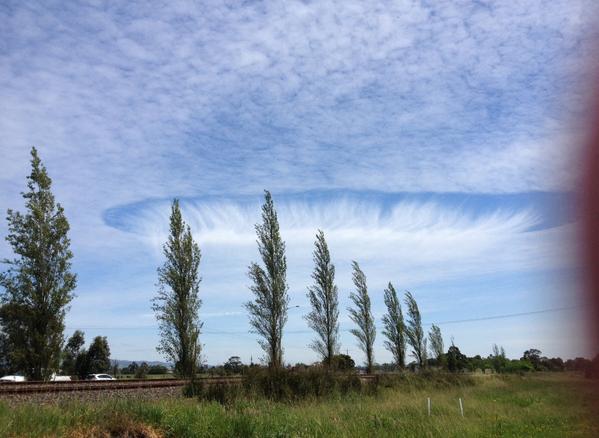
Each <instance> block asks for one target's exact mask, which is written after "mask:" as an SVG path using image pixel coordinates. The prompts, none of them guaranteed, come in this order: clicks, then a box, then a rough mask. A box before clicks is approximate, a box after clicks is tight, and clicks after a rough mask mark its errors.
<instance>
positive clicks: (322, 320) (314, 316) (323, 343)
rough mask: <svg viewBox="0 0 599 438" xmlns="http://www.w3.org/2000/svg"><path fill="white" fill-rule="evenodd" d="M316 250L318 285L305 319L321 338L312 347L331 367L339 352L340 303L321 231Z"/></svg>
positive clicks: (311, 292) (313, 288)
mask: <svg viewBox="0 0 599 438" xmlns="http://www.w3.org/2000/svg"><path fill="white" fill-rule="evenodd" d="M314 246H315V248H314V253H313V256H312V258H313V260H314V271H313V272H312V279H313V280H314V284H313V285H312V286H310V287H309V288H308V299H309V300H310V304H311V305H312V311H311V312H310V313H309V314H308V315H306V317H305V318H306V320H307V321H308V325H309V326H310V328H311V329H312V330H314V331H315V332H316V336H317V337H316V339H314V341H313V342H312V344H311V345H310V346H311V348H312V349H313V350H314V351H316V353H318V354H319V355H320V356H321V358H322V359H323V361H324V362H326V364H327V366H329V367H330V366H331V361H332V359H333V356H334V355H335V354H337V353H338V351H339V322H338V319H339V303H338V291H337V286H336V285H335V266H334V265H333V264H332V263H331V255H330V254H329V247H328V245H327V242H326V240H325V238H324V233H323V232H322V230H318V233H317V234H316V241H315V242H314Z"/></svg>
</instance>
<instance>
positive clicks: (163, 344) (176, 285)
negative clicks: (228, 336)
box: [152, 199, 202, 377]
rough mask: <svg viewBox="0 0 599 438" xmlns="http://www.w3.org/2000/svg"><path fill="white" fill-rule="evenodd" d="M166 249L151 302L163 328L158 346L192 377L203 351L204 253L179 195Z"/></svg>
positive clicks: (175, 203) (168, 357)
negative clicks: (201, 269)
mask: <svg viewBox="0 0 599 438" xmlns="http://www.w3.org/2000/svg"><path fill="white" fill-rule="evenodd" d="M163 252H164V256H165V258H166V261H165V262H164V264H163V265H162V267H160V268H159V269H158V285H159V290H158V294H157V296H156V297H155V298H154V300H153V306H152V309H153V310H154V313H155V314H156V318H157V319H158V323H159V329H160V344H159V346H158V347H157V350H158V351H159V352H160V353H162V354H164V356H165V357H166V358H167V359H168V360H170V361H172V362H173V363H174V364H175V372H176V373H177V374H179V375H180V376H184V377H190V376H193V375H195V373H196V371H197V368H198V365H199V363H200V353H201V345H200V341H199V336H200V329H201V328H202V323H200V322H199V319H198V312H199V309H200V306H201V304H202V301H201V300H200V298H199V287H200V281H201V278H200V276H199V266H200V257H201V253H200V248H199V246H198V244H197V243H196V242H195V241H194V240H193V236H192V234H191V229H190V228H189V226H188V225H186V224H185V222H184V221H183V217H182V215H181V209H180V207H179V201H178V200H177V199H175V200H174V201H173V204H172V207H171V217H170V234H169V237H168V241H167V242H166V243H165V244H164V247H163Z"/></svg>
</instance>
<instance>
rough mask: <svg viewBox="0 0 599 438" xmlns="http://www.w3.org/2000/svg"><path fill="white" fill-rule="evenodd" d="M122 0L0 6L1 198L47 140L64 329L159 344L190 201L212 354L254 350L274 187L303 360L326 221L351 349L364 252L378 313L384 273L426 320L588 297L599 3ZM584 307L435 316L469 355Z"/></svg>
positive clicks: (567, 328) (556, 328)
mask: <svg viewBox="0 0 599 438" xmlns="http://www.w3.org/2000/svg"><path fill="white" fill-rule="evenodd" d="M121 3H122V4H120V5H119V4H113V3H110V4H108V3H103V2H80V3H77V2H69V3H68V4H65V3H64V2H39V3H36V2H12V1H8V2H2V5H0V37H1V38H0V100H1V102H2V105H1V106H0V132H2V136H0V152H1V154H2V160H1V161H0V208H1V209H2V210H6V208H22V205H23V203H22V199H21V198H20V196H19V193H20V192H21V191H22V190H24V188H25V176H26V175H27V173H28V166H29V163H28V153H29V148H30V147H31V146H32V145H35V146H36V147H38V149H39V150H40V154H41V156H42V158H43V160H44V162H45V163H46V165H47V167H48V170H49V172H50V174H51V176H52V178H53V180H54V187H55V192H56V196H57V198H58V200H59V201H60V202H61V203H62V204H63V205H64V207H65V209H66V213H67V215H68V218H69V220H70V222H71V225H72V233H71V237H72V245H73V250H74V252H75V262H74V268H75V271H76V272H77V274H78V276H79V282H78V288H77V298H76V299H75V300H74V301H73V303H72V308H71V311H70V313H69V315H68V317H67V326H68V328H69V332H70V331H72V330H73V329H75V328H83V329H84V330H85V332H86V334H87V336H88V338H91V337H92V336H95V335H97V334H102V335H107V336H108V338H109V341H110V343H111V348H112V352H113V356H114V357H116V358H120V359H135V360H140V359H147V360H149V359H158V358H159V355H158V353H156V351H155V346H156V344H157V332H156V329H155V320H154V317H153V315H152V312H151V309H150V299H151V297H152V296H154V294H155V292H156V287H155V283H156V279H157V277H156V268H157V267H158V266H159V265H160V263H161V260H162V259H161V245H162V243H163V241H164V240H165V237H166V229H167V220H168V211H169V202H170V200H171V199H172V198H173V197H179V198H181V199H182V205H183V209H184V215H185V219H186V220H187V221H188V222H189V223H190V225H191V226H192V229H193V231H194V234H195V236H196V238H197V240H198V242H199V244H200V246H201V249H202V264H201V271H202V276H203V282H202V286H201V295H202V299H203V303H204V304H203V307H202V310H201V315H202V320H203V321H204V323H205V325H204V335H203V343H204V344H205V348H204V353H205V358H206V360H207V362H209V363H219V362H223V361H224V360H226V359H227V358H228V357H229V356H231V355H234V354H235V355H240V356H241V357H242V359H243V360H244V361H249V359H250V356H253V358H254V360H257V359H258V358H259V357H260V356H261V352H260V350H259V348H258V345H257V343H256V342H255V336H254V335H253V334H249V333H248V329H249V326H248V323H247V317H246V315H245V314H244V312H243V309H242V307H241V306H242V303H243V302H245V301H247V300H249V299H250V298H251V296H250V292H249V290H248V287H247V286H248V283H249V280H248V278H247V276H246V270H247V266H248V264H249V263H250V261H252V260H256V259H257V250H256V246H255V243H254V240H255V237H254V235H253V224H254V223H255V222H256V221H257V220H258V218H259V206H260V201H261V195H262V191H263V189H269V190H271V192H272V193H273V195H274V198H275V202H276V205H277V207H278V208H279V214H280V219H281V225H282V234H283V238H284V239H285V240H286V242H287V247H288V257H289V263H288V264H289V274H288V277H289V284H290V294H291V300H292V303H293V304H297V305H299V306H300V308H298V309H292V310H291V311H290V318H289V323H288V325H287V329H288V330H287V333H286V335H285V338H284V347H285V355H286V356H285V357H286V360H287V361H289V362H296V361H304V362H311V361H313V360H315V358H316V357H315V355H314V354H313V353H312V352H311V351H310V350H309V349H308V348H307V345H308V344H309V342H310V338H311V334H310V333H309V330H308V329H307V326H306V323H305V321H304V320H303V319H302V315H304V314H305V313H307V312H308V308H307V300H306V297H305V292H306V287H307V286H308V284H309V281H310V270H311V252H312V244H313V240H314V234H315V232H316V229H317V228H322V229H323V230H324V231H325V233H326V235H327V238H328V241H329V244H330V247H331V251H332V256H333V258H334V262H335V263H336V265H337V281H338V285H339V288H340V294H341V298H340V300H341V304H342V312H341V315H342V316H341V327H342V329H343V330H344V331H343V334H342V349H343V350H346V349H348V350H349V352H350V354H352V356H354V357H355V358H356V359H357V360H361V359H362V356H361V354H360V353H359V351H358V350H357V347H356V342H355V341H354V340H353V339H352V338H351V335H350V334H349V333H348V332H347V329H349V328H351V323H350V321H349V320H348V318H347V312H346V311H345V308H346V307H347V305H348V295H349V293H350V291H351V289H352V285H351V283H350V280H351V275H350V274H351V273H350V262H351V260H353V259H355V260H357V261H359V262H360V264H361V266H362V268H363V270H364V272H365V273H366V275H367V278H368V281H369V287H370V292H371V295H372V300H373V311H374V314H375V316H376V317H377V320H378V321H380V317H381V315H382V313H383V311H384V308H383V303H382V291H383V288H384V286H385V285H386V283H387V282H388V281H392V282H393V283H394V284H395V285H396V287H397V288H398V289H399V290H404V289H410V290H411V291H412V292H413V293H414V295H415V296H416V298H417V299H418V301H419V303H420V304H421V310H422V313H423V316H424V320H425V321H426V322H427V323H431V322H445V321H454V320H461V319H471V318H478V317H482V316H492V315H500V314H509V313H520V312H528V311H535V310H542V309H549V308H555V307H564V306H571V305H576V304H577V303H578V300H577V291H578V288H579V285H578V283H577V278H578V277H577V275H576V248H575V246H574V245H573V241H574V240H575V217H573V215H572V210H573V201H572V199H571V197H570V196H569V193H570V192H571V191H572V190H573V188H574V187H575V184H576V182H577V178H576V177H577V175H576V172H575V169H576V160H577V152H578V145H579V144H580V141H581V129H580V120H581V118H582V114H583V108H584V104H585V99H586V98H587V95H588V93H587V92H586V91H585V85H586V84H588V83H589V81H588V77H587V72H589V71H590V70H591V69H592V67H594V66H593V65H592V62H593V61H592V60H596V59H599V58H598V57H597V56H596V55H597V53H596V50H595V46H594V45H593V44H591V42H592V40H593V38H594V37H595V35H593V34H592V33H591V31H592V29H591V24H592V22H591V17H595V15H594V7H593V2H592V1H586V0H569V1H559V0H557V1H540V0H525V1H512V2H509V4H508V2H501V1H496V2H493V1H456V2H428V1H407V0H406V1H397V2H391V1H383V2H376V1H373V2H351V1H342V2H293V1H292V2H209V1H206V2H200V3H198V2H178V1H173V2H168V4H167V5H161V6H160V7H158V6H156V5H151V4H148V3H145V2H121ZM437 3H441V4H437ZM0 233H1V234H2V235H5V234H6V223H2V224H0ZM9 254H10V249H9V247H8V245H7V244H6V243H5V242H4V241H2V242H1V243H0V256H6V255H9ZM583 317H584V315H582V314H581V313H580V312H579V311H574V310H569V311H562V312H555V313H543V314H535V315H529V316H521V317H514V318H510V319H502V320H488V321H478V322H468V323H454V324H442V325H441V328H442V331H443V334H444V336H445V341H446V344H449V343H450V338H451V336H453V337H454V339H455V342H456V344H457V345H458V346H459V347H460V348H462V350H463V351H464V352H466V353H467V354H476V353H480V354H483V355H486V354H488V353H489V352H490V349H491V345H492V344H493V343H497V344H501V345H503V346H504V347H505V348H506V351H507V353H508V355H509V356H512V357H516V356H518V357H519V356H520V354H521V353H522V351H524V350H525V349H527V348H529V347H536V348H539V349H541V350H542V351H543V352H544V353H545V354H548V355H562V356H574V355H580V354H586V353H587V351H586V344H585V342H584V336H582V335H581V330H580V328H579V326H578V325H579V324H578V322H579V321H580V320H581V318H583ZM382 345H383V339H382V336H381V335H380V334H379V335H378V338H377V342H376V354H375V356H376V360H377V361H379V362H384V361H389V360H390V359H391V357H390V355H389V354H388V353H387V352H385V351H384V349H383V347H382Z"/></svg>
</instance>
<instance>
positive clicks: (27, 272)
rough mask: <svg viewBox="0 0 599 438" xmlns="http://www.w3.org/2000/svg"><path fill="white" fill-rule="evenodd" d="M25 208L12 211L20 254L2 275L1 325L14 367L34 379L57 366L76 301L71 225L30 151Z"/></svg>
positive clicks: (12, 234)
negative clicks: (71, 307) (66, 324)
mask: <svg viewBox="0 0 599 438" xmlns="http://www.w3.org/2000/svg"><path fill="white" fill-rule="evenodd" d="M27 179H28V182H27V187H28V191H27V192H25V193H23V198H24V199H25V207H26V212H25V213H20V212H15V211H13V210H10V209H9V210H8V213H7V221H8V236H7V237H6V240H7V241H8V243H9V245H10V246H11V248H12V250H13V253H14V254H15V256H16V257H15V258H13V259H10V260H8V259H7V260H3V263H5V264H7V265H8V266H9V268H8V270H7V271H5V272H4V273H2V274H0V286H1V287H2V288H3V289H4V291H3V292H2V294H1V296H0V303H1V305H2V306H1V309H0V325H1V326H2V331H3V332H4V333H5V335H6V336H7V337H8V339H9V343H10V346H11V348H10V351H9V360H10V363H11V364H12V367H13V368H15V369H18V370H21V371H23V372H24V374H25V375H26V376H27V377H28V378H29V379H32V380H41V379H47V378H48V377H50V375H51V374H52V373H53V372H54V371H56V370H58V368H59V365H60V359H61V352H62V351H61V350H62V344H63V331H64V318H65V314H66V311H67V309H68V305H69V303H70V302H71V300H72V299H73V296H74V295H73V290H74V289H75V285H76V276H75V274H73V273H72V272H71V259H72V257H73V254H72V252H71V250H70V240H69V238H68V231H69V223H68V221H67V219H66V217H65V215H64V210H63V208H62V206H61V205H60V204H57V203H56V202H55V200H54V195H53V194H52V191H51V186H52V180H51V179H50V177H49V176H48V173H47V172H46V168H45V167H44V165H43V164H42V162H41V160H40V158H39V156H38V154H37V150H36V149H35V148H32V149H31V174H30V175H29V176H28V177H27Z"/></svg>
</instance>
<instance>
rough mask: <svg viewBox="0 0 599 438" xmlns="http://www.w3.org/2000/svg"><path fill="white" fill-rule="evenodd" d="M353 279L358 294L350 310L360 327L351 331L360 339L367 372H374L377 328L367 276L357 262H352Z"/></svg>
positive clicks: (359, 342)
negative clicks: (371, 307) (371, 306)
mask: <svg viewBox="0 0 599 438" xmlns="http://www.w3.org/2000/svg"><path fill="white" fill-rule="evenodd" d="M352 268H353V274H352V278H353V281H354V285H355V286H356V292H352V293H351V294H350V295H349V298H350V299H351V300H352V302H353V303H354V307H353V308H351V307H350V308H348V309H347V310H348V311H349V317H350V319H351V320H352V321H353V322H354V323H355V324H356V325H357V326H358V327H357V328H355V329H352V330H351V333H352V334H353V335H354V336H355V337H356V338H358V344H359V346H360V349H361V350H362V351H363V352H364V354H365V355H366V372H367V373H371V372H372V366H373V365H374V339H375V338H376V328H375V326H374V317H373V316H372V311H371V310H370V297H369V296H368V287H367V286H366V276H365V275H364V273H363V272H362V270H361V269H360V266H359V265H358V263H357V262H355V261H353V262H352Z"/></svg>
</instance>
